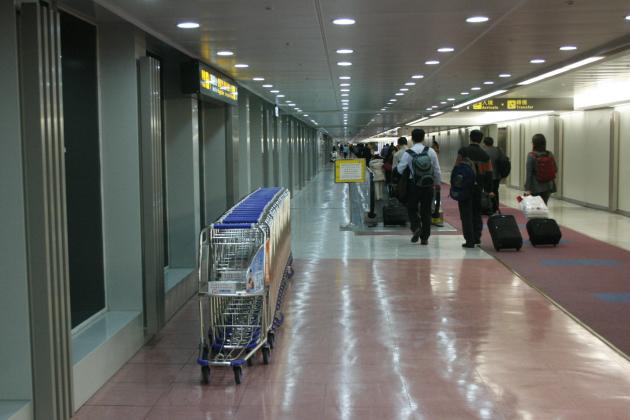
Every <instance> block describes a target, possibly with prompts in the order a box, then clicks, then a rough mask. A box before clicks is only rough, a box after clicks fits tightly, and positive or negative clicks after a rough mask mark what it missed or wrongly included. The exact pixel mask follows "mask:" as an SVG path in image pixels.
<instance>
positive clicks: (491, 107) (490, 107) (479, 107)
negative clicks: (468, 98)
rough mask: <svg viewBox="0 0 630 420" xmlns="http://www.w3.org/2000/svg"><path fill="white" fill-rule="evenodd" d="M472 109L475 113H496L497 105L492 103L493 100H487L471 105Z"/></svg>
mask: <svg viewBox="0 0 630 420" xmlns="http://www.w3.org/2000/svg"><path fill="white" fill-rule="evenodd" d="M473 109H474V110H475V111H498V110H499V105H498V104H496V103H495V102H494V99H488V100H487V101H483V102H477V103H476V104H473Z"/></svg>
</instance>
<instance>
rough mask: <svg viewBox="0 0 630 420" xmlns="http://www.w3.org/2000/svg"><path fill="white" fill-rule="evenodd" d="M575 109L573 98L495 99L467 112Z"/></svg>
mask: <svg viewBox="0 0 630 420" xmlns="http://www.w3.org/2000/svg"><path fill="white" fill-rule="evenodd" d="M572 109H573V98H494V99H488V100H485V101H480V102H476V103H474V104H472V105H469V106H467V107H466V108H465V110H466V111H565V110H572Z"/></svg>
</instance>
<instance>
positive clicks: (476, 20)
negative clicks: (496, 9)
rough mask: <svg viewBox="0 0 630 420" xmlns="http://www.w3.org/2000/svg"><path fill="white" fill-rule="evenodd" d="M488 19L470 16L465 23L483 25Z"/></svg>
mask: <svg viewBox="0 0 630 420" xmlns="http://www.w3.org/2000/svg"><path fill="white" fill-rule="evenodd" d="M489 20H490V18H489V17H487V16H471V17H469V18H468V19H466V22H468V23H484V22H487V21H489Z"/></svg>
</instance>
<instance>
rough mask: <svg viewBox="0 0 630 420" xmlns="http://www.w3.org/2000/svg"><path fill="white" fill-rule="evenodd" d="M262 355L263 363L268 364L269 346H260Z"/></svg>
mask: <svg viewBox="0 0 630 420" xmlns="http://www.w3.org/2000/svg"><path fill="white" fill-rule="evenodd" d="M262 356H263V363H264V364H266V365H268V364H269V347H263V348H262Z"/></svg>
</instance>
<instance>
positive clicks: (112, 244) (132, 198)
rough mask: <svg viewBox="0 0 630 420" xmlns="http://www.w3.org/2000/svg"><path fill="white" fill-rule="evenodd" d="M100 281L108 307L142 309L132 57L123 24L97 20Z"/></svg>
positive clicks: (138, 43) (133, 36)
mask: <svg viewBox="0 0 630 420" xmlns="http://www.w3.org/2000/svg"><path fill="white" fill-rule="evenodd" d="M98 37H99V38H98V40H99V62H100V68H99V71H100V74H99V79H100V92H101V127H102V128H101V147H102V151H101V159H102V178H101V179H102V182H103V192H102V193H103V239H104V254H105V255H104V260H105V261H104V262H105V285H106V288H107V304H108V306H109V309H110V310H140V311H141V310H142V236H141V223H140V148H139V128H138V127H139V120H138V112H139V110H138V84H137V81H138V77H137V64H136V58H137V57H138V56H140V55H144V49H143V44H142V40H143V38H144V37H142V36H140V34H138V33H137V32H136V30H135V28H134V27H133V26H131V25H129V24H122V23H110V24H102V25H99V31H98Z"/></svg>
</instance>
